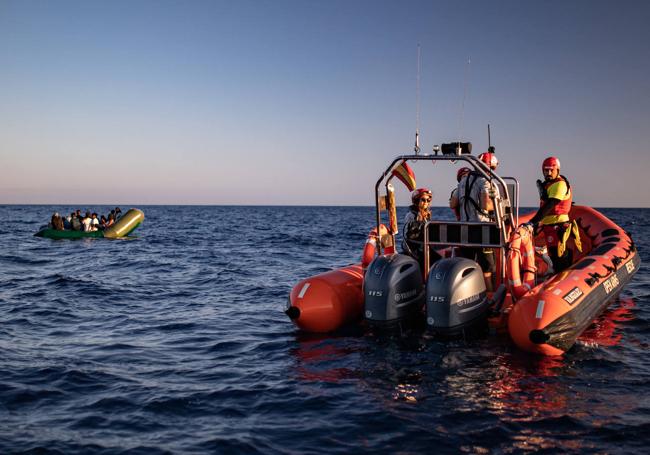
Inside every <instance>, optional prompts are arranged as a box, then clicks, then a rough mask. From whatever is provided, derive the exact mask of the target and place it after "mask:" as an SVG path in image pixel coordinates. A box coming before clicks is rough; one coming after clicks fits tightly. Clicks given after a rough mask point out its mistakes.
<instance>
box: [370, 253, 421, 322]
mask: <svg viewBox="0 0 650 455" xmlns="http://www.w3.org/2000/svg"><path fill="white" fill-rule="evenodd" d="M363 288H364V289H363V291H364V314H365V318H366V321H368V323H369V324H370V325H371V326H372V327H375V328H386V329H390V328H397V327H403V326H404V325H407V324H409V323H411V322H413V321H415V320H417V319H421V318H422V317H423V314H422V313H423V307H424V295H425V291H424V283H423V279H422V272H421V271H420V265H419V264H418V261H416V260H415V259H413V258H412V257H411V256H407V255H405V254H389V255H384V256H377V257H376V258H375V260H374V261H372V262H371V263H370V266H369V267H368V270H367V272H366V276H365V279H364V281H363Z"/></svg>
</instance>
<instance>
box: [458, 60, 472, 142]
mask: <svg viewBox="0 0 650 455" xmlns="http://www.w3.org/2000/svg"><path fill="white" fill-rule="evenodd" d="M471 63H472V60H471V59H470V58H469V57H467V65H466V66H465V82H464V84H463V85H464V86H463V101H462V102H461V104H460V119H459V122H458V144H459V147H460V141H461V139H462V138H463V117H464V115H465V98H467V86H468V79H469V68H470V64H471Z"/></svg>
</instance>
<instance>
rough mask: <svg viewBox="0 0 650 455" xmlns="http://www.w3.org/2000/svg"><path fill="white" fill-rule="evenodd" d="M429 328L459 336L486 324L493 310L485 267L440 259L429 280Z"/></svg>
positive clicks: (427, 296)
mask: <svg viewBox="0 0 650 455" xmlns="http://www.w3.org/2000/svg"><path fill="white" fill-rule="evenodd" d="M426 289H427V295H426V307H427V311H426V315H427V316H426V317H427V328H428V329H429V330H431V331H433V332H436V333H439V334H441V335H448V336H451V335H456V334H459V333H462V332H463V331H464V330H466V329H468V328H470V327H473V326H475V325H476V324H477V323H479V322H480V321H485V319H486V316H487V312H488V309H489V306H490V301H489V299H488V298H487V293H486V291H485V279H484V277H483V271H482V270H481V267H480V266H479V265H478V264H477V263H476V262H474V261H472V260H470V259H465V258H460V257H455V258H447V259H440V260H439V261H437V262H436V263H435V264H434V265H433V267H432V268H431V270H430V272H429V277H428V280H427V288H426Z"/></svg>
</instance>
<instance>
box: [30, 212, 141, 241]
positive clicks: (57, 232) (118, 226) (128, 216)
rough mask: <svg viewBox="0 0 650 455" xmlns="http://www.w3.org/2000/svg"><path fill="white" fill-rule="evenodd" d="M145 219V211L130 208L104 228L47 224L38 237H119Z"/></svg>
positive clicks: (125, 234) (37, 234) (131, 230)
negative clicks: (87, 228) (79, 228)
mask: <svg viewBox="0 0 650 455" xmlns="http://www.w3.org/2000/svg"><path fill="white" fill-rule="evenodd" d="M143 221H144V212H143V211H142V210H139V209H129V210H128V211H127V212H126V213H125V214H124V215H122V216H121V217H120V218H118V220H117V221H116V222H115V223H114V224H113V225H111V226H109V227H107V228H106V229H103V230H96V231H82V230H72V229H54V228H52V227H51V226H46V227H44V228H42V229H41V230H39V231H38V232H37V233H36V234H34V235H35V236H36V237H45V238H48V239H57V240H58V239H81V238H108V239H118V238H121V237H125V236H127V235H129V234H130V233H131V232H133V231H134V230H135V229H136V228H137V227H138V226H140V224H142V222H143Z"/></svg>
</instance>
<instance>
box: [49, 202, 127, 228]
mask: <svg viewBox="0 0 650 455" xmlns="http://www.w3.org/2000/svg"><path fill="white" fill-rule="evenodd" d="M120 216H122V210H121V209H120V208H119V207H115V208H114V209H113V210H111V211H110V213H109V214H108V215H102V216H101V218H98V217H97V213H95V212H92V213H91V212H89V211H87V212H86V214H85V215H82V214H81V210H79V209H77V210H75V211H74V212H72V213H70V215H68V216H61V215H59V213H58V212H56V213H54V214H53V215H52V219H51V220H50V222H49V223H48V226H47V227H48V228H50V229H55V230H57V231H65V230H70V231H84V232H90V231H103V230H104V229H107V228H109V227H111V226H112V225H113V224H115V222H116V221H117V220H118V219H119V218H120Z"/></svg>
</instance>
